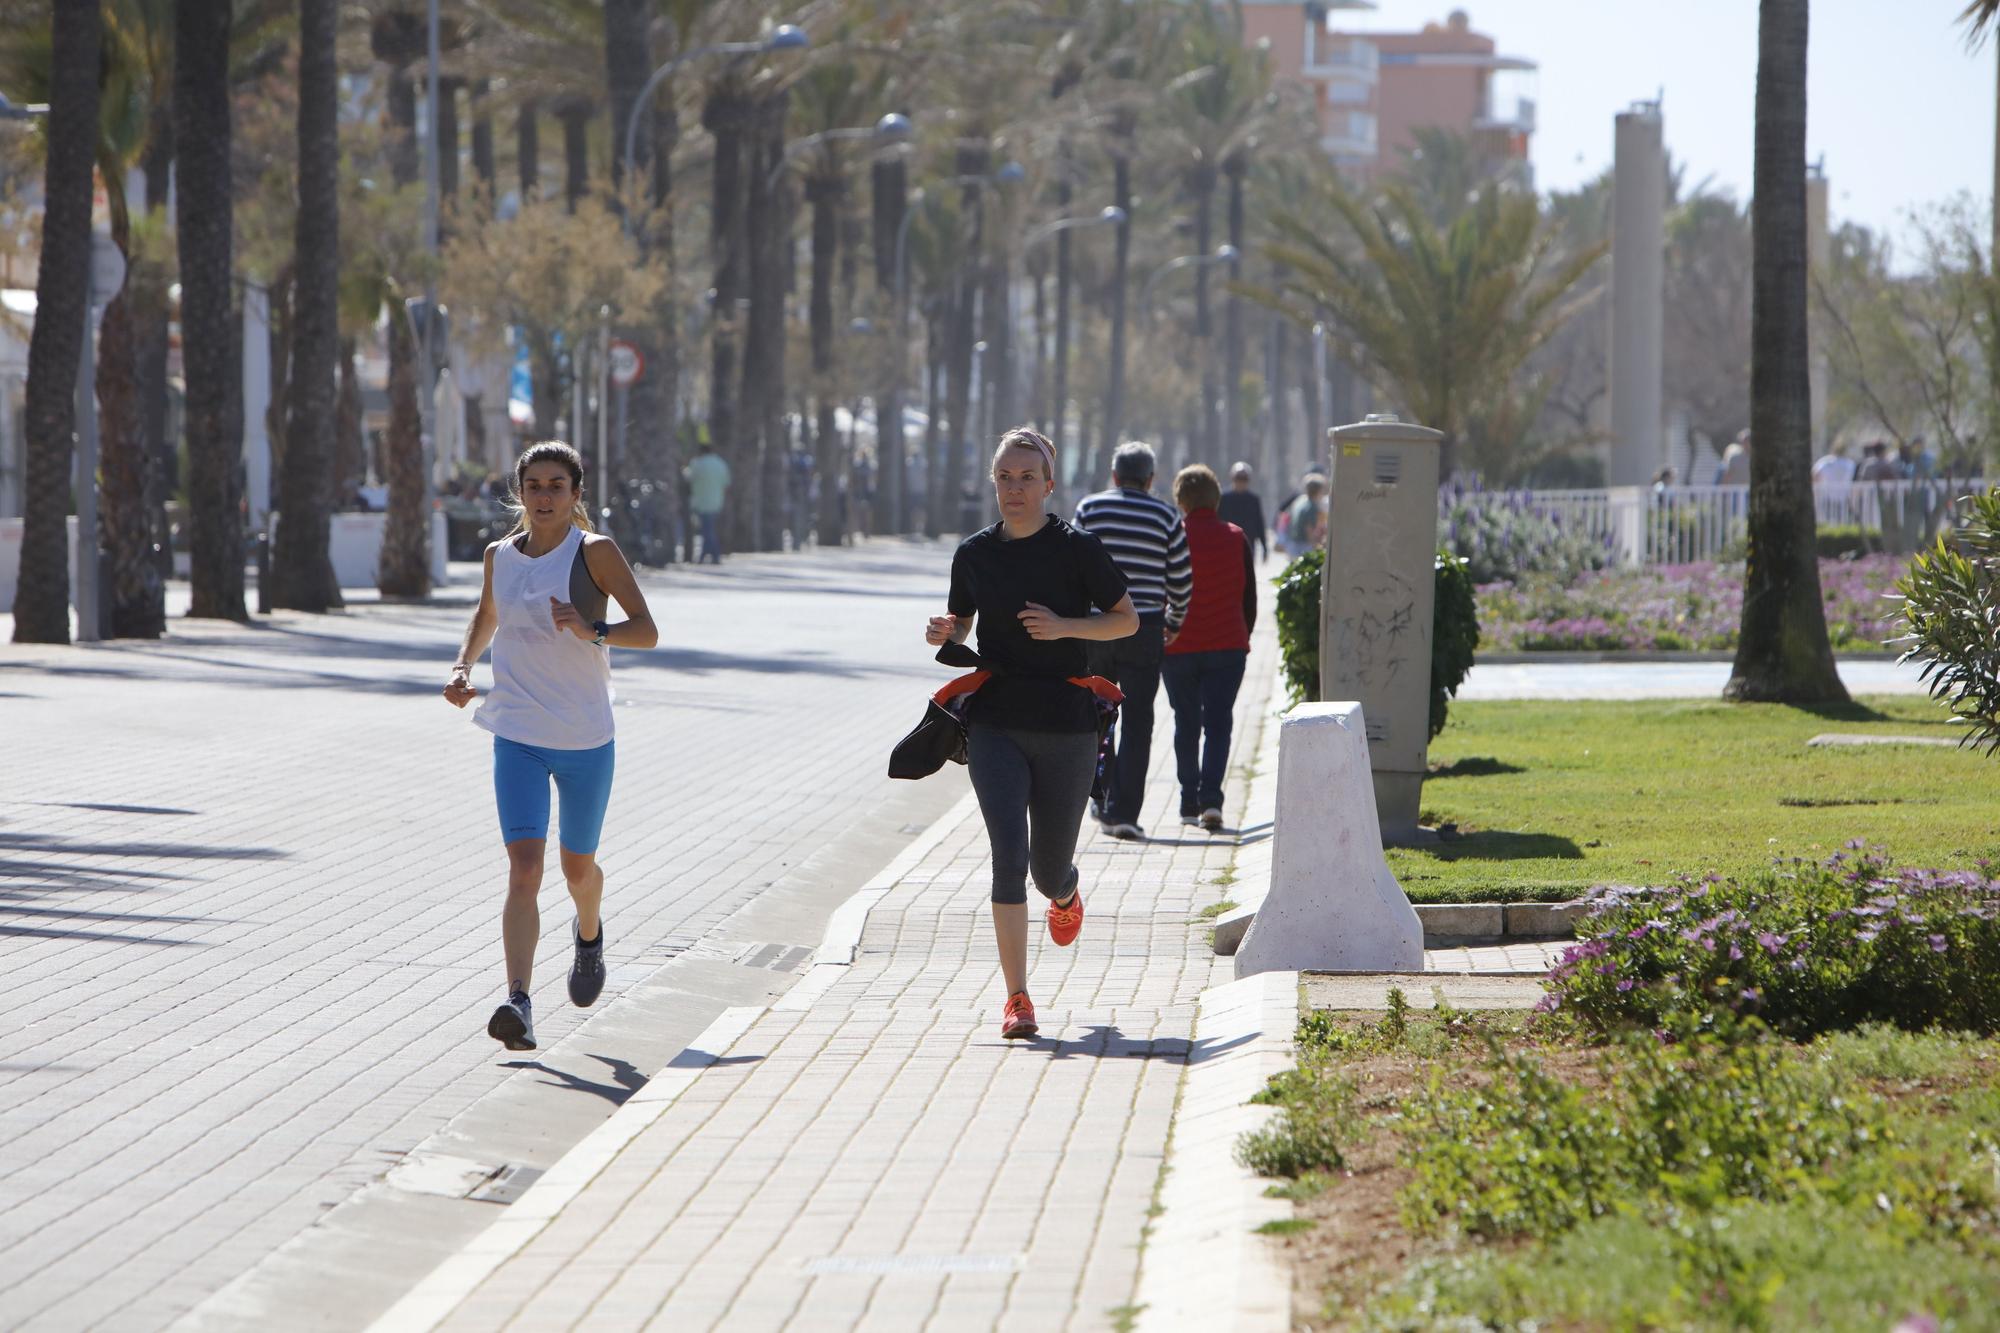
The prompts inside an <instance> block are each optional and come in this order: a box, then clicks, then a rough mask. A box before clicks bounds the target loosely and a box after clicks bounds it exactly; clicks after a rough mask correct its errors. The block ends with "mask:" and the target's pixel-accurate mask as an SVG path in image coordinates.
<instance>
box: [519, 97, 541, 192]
mask: <svg viewBox="0 0 2000 1333" xmlns="http://www.w3.org/2000/svg"><path fill="white" fill-rule="evenodd" d="M538 114H539V108H538V107H537V105H536V103H535V99H534V98H532V97H530V98H528V99H526V100H525V101H523V102H522V103H521V110H520V112H519V113H518V114H517V115H516V116H515V118H514V165H515V168H516V169H517V170H518V172H519V173H520V184H521V202H522V203H523V204H531V203H533V202H534V201H535V200H536V199H537V198H539V197H540V196H541V186H540V181H541V179H542V136H541V127H540V124H539V123H538V122H537V120H536V116H537V115H538Z"/></svg>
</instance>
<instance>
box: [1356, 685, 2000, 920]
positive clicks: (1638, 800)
mask: <svg viewBox="0 0 2000 1333" xmlns="http://www.w3.org/2000/svg"><path fill="white" fill-rule="evenodd" d="M1830 731H1831V732H1860V733H1870V732H1873V733H1886V734H1898V735H1919V736H1939V737H1954V736H1956V734H1957V729H1956V728H1955V727H1953V726H1952V724H1951V722H1950V718H1949V715H1948V714H1947V713H1946V712H1945V710H1943V709H1942V708H1940V707H1939V706H1937V705H1936V704H1934V703H1932V702H1930V701H1929V700H1927V699H1924V698H1921V697H1894V698H1891V697H1875V698H1867V699H1862V700H1857V701H1856V703H1855V704H1853V705H1852V706H1849V707H1843V708H1838V709H1814V710H1810V711H1808V710H1806V709H1801V708H1787V707H1781V706H1777V705H1765V704H1726V703H1722V702H1719V701H1711V700H1698V699H1675V700H1646V701H1637V702H1590V703H1571V702H1547V701H1519V702H1504V703H1502V702H1475V701H1468V702H1460V703H1454V704H1453V705H1452V706H1451V721H1450V723H1449V725H1447V727H1446V728H1445V730H1444V733H1443V734H1442V735H1440V736H1439V737H1438V738H1437V740H1435V741H1433V742H1432V743H1431V748H1430V757H1431V762H1432V766H1433V771H1432V775H1431V776H1430V778H1429V779H1427V780H1426V781H1425V783H1424V811H1425V814H1424V822H1425V823H1428V824H1437V823H1442V822H1446V821H1449V822H1451V823H1455V824H1456V825H1457V826H1458V829H1459V830H1460V834H1461V836H1460V837H1459V838H1458V839H1457V840H1456V841H1453V842H1447V843H1443V844H1440V845H1437V846H1435V847H1432V848H1429V849H1423V850H1416V849H1392V850H1391V851H1390V852H1389V865H1390V867H1391V869H1393V870H1394V871H1395V873H1396V877H1397V879H1398V880H1400V881H1401V882H1402V885H1403V888H1404V890H1405V891H1406V892H1407V893H1408V894H1409V895H1410V897H1411V899H1412V900H1413V901H1417V902H1479V901H1489V902H1490V901H1534V900H1555V899H1564V898H1572V897H1576V896H1578V895H1580V894H1582V893H1584V892H1585V891H1587V890H1588V889H1590V888H1591V887H1592V886H1593V885H1598V884H1651V883H1661V882H1664V881H1666V880H1668V879H1669V878H1670V877H1671V876H1673V875H1674V874H1675V873H1677V872H1686V873H1689V874H1696V875H1699V874H1702V873H1704V872H1707V871H1710V870H1714V871H1719V872H1721V873H1723V874H1734V873H1742V872H1746V871H1751V870H1755V869H1758V868H1760V867H1763V866H1765V865H1767V864H1769V862H1770V861H1771V859H1772V858H1773V857H1780V856H1800V857H1805V858H1808V859H1812V860H1819V859H1823V858H1824V857H1826V856H1828V855H1830V854H1831V853H1833V852H1835V851H1838V850H1839V849H1840V848H1841V846H1842V844H1844V843H1846V842H1847V841H1848V840H1850V839H1853V838H1864V839H1866V840H1868V841H1869V842H1871V843H1876V844H1879V845H1881V846H1884V847H1886V848H1887V849H1888V850H1889V851H1890V852H1891V853H1892V854H1893V855H1894V857H1895V859H1896V860H1897V861H1898V862H1899V863H1901V864H1903V865H1920V866H1936V867H1969V866H1972V865H1975V864H1976V863H1977V862H1978V861H1980V860H1981V859H1982V858H1990V859H1994V860H2000V757H1995V758H1988V757H1986V756H1984V755H1982V754H1978V753H1975V752H1971V751H1964V750H1955V749H1946V748H1942V747H1932V746H1858V747H1851V748H1850V747H1829V748H1823V749H1808V748H1807V747H1806V741H1807V740H1808V739H1809V738H1811V737H1813V736H1816V735H1819V734H1820V733H1822V732H1830Z"/></svg>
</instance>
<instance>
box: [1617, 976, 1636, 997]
mask: <svg viewBox="0 0 2000 1333" xmlns="http://www.w3.org/2000/svg"><path fill="white" fill-rule="evenodd" d="M1638 984H1639V983H1638V982H1636V981H1634V980H1632V978H1630V977H1627V978H1625V980H1623V981H1621V982H1619V983H1618V993H1619V994H1620V995H1623V994H1624V993H1625V992H1626V991H1628V990H1631V989H1632V988H1633V987H1634V986H1636V985H1638Z"/></svg>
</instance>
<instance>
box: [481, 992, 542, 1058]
mask: <svg viewBox="0 0 2000 1333" xmlns="http://www.w3.org/2000/svg"><path fill="white" fill-rule="evenodd" d="M486 1035H487V1036H489V1037H491V1038H493V1039H494V1040H495V1041H497V1042H499V1043H500V1044H501V1045H502V1046H505V1047H506V1048H507V1049H508V1050H510V1051H532V1050H534V1049H535V1006H534V1003H533V1001H531V1000H529V999H528V993H527V992H526V991H520V990H517V991H515V992H514V993H513V994H512V995H509V996H508V997H507V1003H505V1004H503V1005H501V1006H500V1007H499V1008H498V1009H495V1010H494V1011H493V1017H491V1018H489V1019H487V1020H486Z"/></svg>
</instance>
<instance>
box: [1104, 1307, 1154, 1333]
mask: <svg viewBox="0 0 2000 1333" xmlns="http://www.w3.org/2000/svg"><path fill="white" fill-rule="evenodd" d="M1145 1309H1146V1307H1145V1306H1143V1305H1114V1306H1112V1307H1111V1308H1110V1309H1109V1310H1106V1311H1105V1312H1104V1313H1106V1314H1108V1315H1110V1316H1111V1327H1112V1328H1113V1329H1114V1330H1115V1331H1116V1333H1132V1330H1133V1329H1135V1328H1137V1327H1138V1326H1139V1316H1140V1315H1141V1314H1143V1313H1144V1312H1145Z"/></svg>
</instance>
